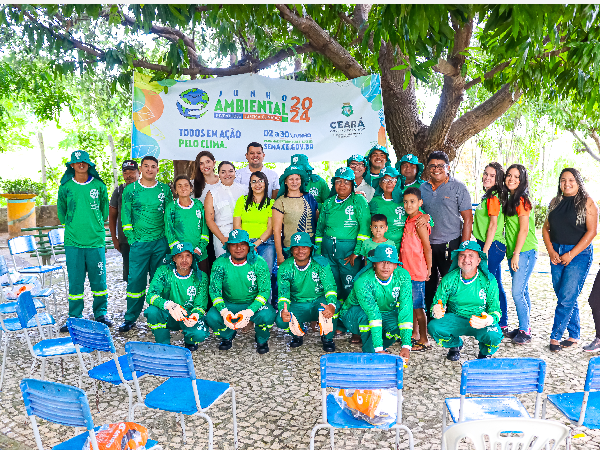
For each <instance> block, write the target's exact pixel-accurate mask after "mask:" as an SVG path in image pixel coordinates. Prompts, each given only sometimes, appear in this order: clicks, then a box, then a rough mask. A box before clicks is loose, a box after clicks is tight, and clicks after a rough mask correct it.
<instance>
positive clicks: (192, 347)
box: [185, 342, 198, 352]
mask: <svg viewBox="0 0 600 450" xmlns="http://www.w3.org/2000/svg"><path fill="white" fill-rule="evenodd" d="M185 348H187V349H188V350H189V351H190V352H195V351H196V350H198V344H188V343H187V342H186V343H185Z"/></svg>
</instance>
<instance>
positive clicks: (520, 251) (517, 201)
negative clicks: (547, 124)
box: [503, 164, 538, 344]
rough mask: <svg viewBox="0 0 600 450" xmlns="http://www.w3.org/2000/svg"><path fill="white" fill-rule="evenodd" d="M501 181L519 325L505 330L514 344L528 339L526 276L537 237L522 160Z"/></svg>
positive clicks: (507, 242) (527, 281)
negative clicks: (504, 191)
mask: <svg viewBox="0 0 600 450" xmlns="http://www.w3.org/2000/svg"><path fill="white" fill-rule="evenodd" d="M504 184H505V185H506V188H507V189H508V192H509V196H508V200H507V201H506V204H505V205H504V209H503V212H504V231H505V238H506V256H507V257H508V259H509V264H508V268H509V269H510V273H511V275H512V297H513V300H514V301H515V307H516V309H517V316H518V317H519V328H517V329H514V330H512V331H509V332H508V333H506V336H507V337H509V338H511V339H512V341H513V343H514V344H529V343H531V328H530V326H529V317H530V315H531V299H530V298H529V277H531V273H532V272H533V267H534V266H535V262H536V261H537V248H538V241H537V238H536V237H535V221H534V217H533V206H532V204H531V201H530V200H529V195H528V192H529V183H528V182H527V170H526V169H525V167H524V166H522V165H521V164H513V165H512V166H510V167H509V168H508V170H507V171H506V177H505V178H504Z"/></svg>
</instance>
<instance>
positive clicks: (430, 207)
mask: <svg viewBox="0 0 600 450" xmlns="http://www.w3.org/2000/svg"><path fill="white" fill-rule="evenodd" d="M427 166H428V168H429V181H427V182H425V183H423V184H422V185H421V187H420V189H421V196H422V199H423V210H424V212H425V213H426V214H429V216H430V217H431V219H432V220H433V223H434V224H435V226H434V227H433V228H432V230H431V234H430V235H429V242H430V243H431V264H432V265H431V276H430V277H429V280H428V281H427V282H425V306H426V311H428V312H429V311H431V305H432V302H433V296H434V295H435V291H436V290H437V287H438V284H439V282H440V280H441V279H442V277H443V276H444V275H446V274H447V273H448V269H449V268H450V264H451V263H452V260H451V254H452V252H453V251H454V250H456V249H457V248H458V246H459V245H460V243H461V242H465V241H469V240H470V239H471V230H472V228H473V212H472V210H471V196H470V195H469V191H468V190H467V187H466V186H465V185H464V183H462V182H461V181H458V180H457V179H455V178H454V177H451V176H450V162H449V160H448V155H446V153H444V152H443V151H434V152H431V153H430V154H429V156H428V157H427ZM429 318H430V319H431V316H429Z"/></svg>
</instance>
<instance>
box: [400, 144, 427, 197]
mask: <svg viewBox="0 0 600 450" xmlns="http://www.w3.org/2000/svg"><path fill="white" fill-rule="evenodd" d="M396 169H397V170H398V172H400V181H401V183H399V187H400V189H401V193H402V192H404V189H406V188H407V187H409V186H412V187H416V188H418V187H421V185H422V184H423V183H425V181H424V180H423V179H422V178H421V175H423V171H424V170H425V166H424V165H423V164H422V163H420V162H419V158H417V157H416V156H415V155H413V154H412V153H409V154H408V155H404V156H403V157H402V158H400V161H398V162H397V163H396Z"/></svg>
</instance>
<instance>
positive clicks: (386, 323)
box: [341, 306, 400, 353]
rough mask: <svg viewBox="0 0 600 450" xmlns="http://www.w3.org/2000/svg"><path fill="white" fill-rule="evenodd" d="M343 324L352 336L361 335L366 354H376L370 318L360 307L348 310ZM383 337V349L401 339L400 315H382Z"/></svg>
mask: <svg viewBox="0 0 600 450" xmlns="http://www.w3.org/2000/svg"><path fill="white" fill-rule="evenodd" d="M341 320H342V322H344V325H346V328H348V331H350V332H351V333H352V334H359V333H360V338H361V340H362V351H363V352H364V353H375V347H374V346H373V336H371V326H370V325H369V318H368V317H367V315H366V314H365V312H364V311H363V309H362V308H361V307H360V306H353V307H352V308H350V309H348V310H347V311H346V312H344V314H343V315H342V317H341ZM381 322H382V324H381V337H382V338H383V348H384V349H386V348H388V347H389V346H391V345H392V344H393V343H394V342H396V341H397V340H398V339H400V329H398V314H397V313H396V312H394V311H390V312H382V313H381Z"/></svg>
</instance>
